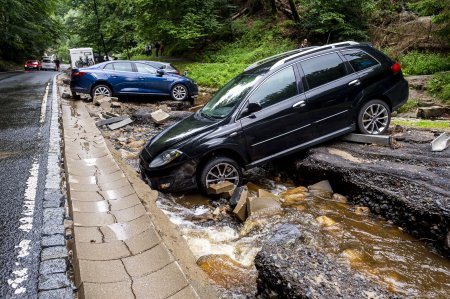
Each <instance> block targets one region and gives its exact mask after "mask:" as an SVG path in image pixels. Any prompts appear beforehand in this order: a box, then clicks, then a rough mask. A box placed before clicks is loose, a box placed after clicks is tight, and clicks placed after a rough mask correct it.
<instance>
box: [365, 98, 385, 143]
mask: <svg viewBox="0 0 450 299" xmlns="http://www.w3.org/2000/svg"><path fill="white" fill-rule="evenodd" d="M390 122H391V109H390V108H389V106H388V105H387V104H386V102H384V101H381V100H370V101H368V102H367V103H365V104H364V105H363V106H362V107H361V109H360V110H359V113H358V130H359V131H360V132H361V133H362V134H370V135H381V134H383V133H385V132H386V131H387V129H388V128H389V124H390Z"/></svg>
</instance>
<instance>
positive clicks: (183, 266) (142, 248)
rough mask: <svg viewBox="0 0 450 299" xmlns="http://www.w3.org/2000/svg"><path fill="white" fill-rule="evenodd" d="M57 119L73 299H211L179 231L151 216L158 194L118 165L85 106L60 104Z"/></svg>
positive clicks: (67, 101)
mask: <svg viewBox="0 0 450 299" xmlns="http://www.w3.org/2000/svg"><path fill="white" fill-rule="evenodd" d="M62 119H63V131H64V154H65V155H64V156H65V159H64V162H65V169H66V182H67V193H68V199H69V202H70V204H69V211H70V215H71V216H72V217H73V234H74V243H73V249H74V252H73V257H74V258H73V265H74V270H75V285H76V287H77V288H78V290H79V292H78V298H181V297H182V298H186V299H187V298H216V297H217V296H216V294H215V292H214V291H213V290H212V288H211V287H210V286H209V283H208V279H207V277H206V275H205V274H204V273H203V272H202V271H201V270H200V269H198V267H197V265H196V264H195V260H194V258H193V256H192V253H191V252H190V250H189V248H188V246H187V244H186V242H185V240H184V239H183V237H182V236H181V235H180V234H179V232H178V231H177V228H176V227H175V226H174V225H173V224H171V223H170V221H169V220H168V219H167V217H166V216H165V215H164V220H162V221H159V220H161V215H160V214H163V213H162V211H160V210H159V209H158V211H155V210H154V209H153V208H151V209H149V206H151V205H149V204H148V203H149V202H155V201H156V198H157V192H155V191H153V190H151V189H150V188H149V187H148V186H147V185H145V184H144V183H143V182H142V181H141V182H140V184H139V183H138V182H135V180H134V179H135V178H130V173H129V170H123V168H122V166H123V165H118V164H120V163H121V162H120V161H118V162H116V159H114V156H113V155H112V154H111V152H110V151H109V149H108V147H107V145H106V142H105V140H104V139H103V136H102V135H101V132H100V131H99V130H98V128H97V127H96V126H95V124H94V121H93V119H91V117H90V116H89V113H88V111H87V109H86V107H85V104H84V103H83V102H81V101H71V100H62ZM131 176H134V177H135V176H136V172H134V174H131ZM141 201H143V202H144V205H145V207H146V208H147V209H145V208H144V205H143V204H142V203H141ZM57 211H58V210H56V209H55V210H51V211H49V212H48V213H49V214H51V213H55V215H59V214H57ZM155 214H157V215H155ZM59 219H60V217H53V218H52V221H53V220H54V221H57V222H59ZM49 225H50V224H49ZM175 232H177V233H175ZM167 236H170V238H171V240H168V239H167ZM55 242H56V241H55ZM48 254H49V255H51V256H53V255H58V254H59V252H49V253H48Z"/></svg>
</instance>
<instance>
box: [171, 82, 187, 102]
mask: <svg viewBox="0 0 450 299" xmlns="http://www.w3.org/2000/svg"><path fill="white" fill-rule="evenodd" d="M170 96H171V97H172V99H174V100H175V101H184V100H187V98H188V90H187V88H186V86H184V85H183V84H175V85H174V86H173V87H172V90H171V91H170Z"/></svg>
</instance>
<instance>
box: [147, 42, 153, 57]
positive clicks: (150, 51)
mask: <svg viewBox="0 0 450 299" xmlns="http://www.w3.org/2000/svg"><path fill="white" fill-rule="evenodd" d="M148 52H149V55H150V56H152V44H148Z"/></svg>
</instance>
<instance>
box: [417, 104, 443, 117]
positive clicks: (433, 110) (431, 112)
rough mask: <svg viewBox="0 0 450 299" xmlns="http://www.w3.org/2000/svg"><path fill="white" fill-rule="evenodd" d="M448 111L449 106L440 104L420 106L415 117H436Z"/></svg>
mask: <svg viewBox="0 0 450 299" xmlns="http://www.w3.org/2000/svg"><path fill="white" fill-rule="evenodd" d="M446 113H450V108H447V107H441V106H431V107H420V108H417V118H425V119H429V118H436V117H440V116H443V115H444V114H446Z"/></svg>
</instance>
